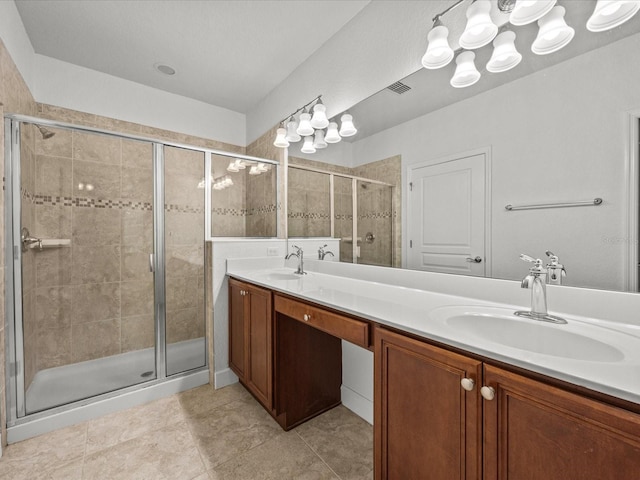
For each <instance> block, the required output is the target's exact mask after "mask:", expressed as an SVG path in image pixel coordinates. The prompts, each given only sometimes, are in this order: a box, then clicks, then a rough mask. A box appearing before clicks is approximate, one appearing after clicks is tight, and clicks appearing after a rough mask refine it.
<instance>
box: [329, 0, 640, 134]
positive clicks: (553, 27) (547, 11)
mask: <svg viewBox="0 0 640 480" xmlns="http://www.w3.org/2000/svg"><path fill="white" fill-rule="evenodd" d="M463 2H465V0H457V1H455V2H454V3H453V4H452V5H451V6H449V7H448V8H447V9H445V10H444V11H442V12H440V13H438V14H437V15H436V16H434V17H433V19H432V20H433V26H432V28H431V30H430V31H429V34H428V35H427V40H428V44H427V50H426V52H425V54H424V56H423V57H422V59H421V63H422V66H423V67H425V68H427V69H437V68H442V67H445V66H446V65H448V64H449V63H450V62H451V59H452V58H453V56H454V55H455V52H454V51H453V50H452V49H451V47H450V45H449V39H448V35H449V30H448V28H447V27H446V26H444V24H443V23H442V17H443V15H445V14H447V13H448V12H450V11H451V10H453V9H454V8H456V7H457V6H459V5H461V4H462V3H463ZM566 3H567V5H568V6H569V7H568V8H571V7H570V6H571V3H572V2H566ZM494 4H495V6H496V8H497V10H499V12H500V13H501V14H502V16H501V15H494V17H493V18H496V19H500V22H499V25H496V24H495V23H494V22H493V20H492V17H491V8H492V5H494ZM556 4H557V0H496V1H493V0H472V3H471V5H469V8H468V9H467V12H466V17H467V24H466V28H465V30H464V32H463V33H462V35H461V36H460V39H459V40H458V43H459V45H460V50H462V53H459V54H458V57H457V58H456V69H455V73H454V75H453V77H452V79H451V81H450V83H451V85H452V86H453V87H455V88H463V87H468V86H470V85H473V84H474V83H475V82H477V81H478V80H479V79H480V76H481V74H480V72H479V71H478V69H476V67H475V64H474V60H475V55H469V50H475V49H478V48H481V47H482V46H484V45H486V44H487V43H489V42H490V41H491V40H493V52H492V55H491V59H490V60H489V62H488V63H487V65H486V69H487V71H488V72H491V73H499V72H506V71H507V70H511V69H512V68H514V67H516V66H517V65H518V64H520V63H521V61H522V55H521V54H520V53H519V52H518V50H517V49H516V44H515V40H516V32H513V31H511V30H505V31H503V32H502V33H500V34H499V35H496V33H497V32H498V31H499V29H500V27H502V28H504V25H502V24H503V23H505V22H506V20H505V19H506V15H508V18H509V23H511V24H512V25H517V26H519V25H527V24H530V23H532V22H535V21H537V22H538V34H537V37H536V39H535V40H534V41H533V43H532V45H531V51H532V52H533V53H535V54H537V55H548V54H550V53H553V52H557V51H558V50H560V49H561V48H564V47H565V46H566V45H568V44H569V43H570V42H571V40H573V37H574V35H575V30H574V29H573V28H572V27H570V26H569V25H567V23H566V21H565V18H564V17H565V13H566V10H565V8H564V7H562V6H558V5H556ZM639 11H640V0H597V3H596V5H595V8H594V10H593V14H592V15H591V17H590V18H589V20H588V21H587V23H586V28H587V29H588V30H590V31H592V32H602V31H605V30H609V29H611V28H614V27H617V26H619V25H621V24H622V23H624V22H626V21H627V20H629V19H630V18H632V17H633V16H634V15H635V14H636V13H638V12H639ZM494 13H496V12H494ZM340 135H342V136H345V135H343V132H342V129H341V130H340ZM325 139H326V140H327V142H328V143H331V142H330V141H329V139H331V140H333V136H331V135H329V134H328V132H327V135H326V137H325Z"/></svg>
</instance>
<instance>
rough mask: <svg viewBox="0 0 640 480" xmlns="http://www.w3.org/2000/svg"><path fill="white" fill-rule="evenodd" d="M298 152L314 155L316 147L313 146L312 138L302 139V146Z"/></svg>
mask: <svg viewBox="0 0 640 480" xmlns="http://www.w3.org/2000/svg"><path fill="white" fill-rule="evenodd" d="M300 151H301V152H302V153H316V147H314V146H313V137H311V136H306V137H304V144H303V145H302V148H301V149H300Z"/></svg>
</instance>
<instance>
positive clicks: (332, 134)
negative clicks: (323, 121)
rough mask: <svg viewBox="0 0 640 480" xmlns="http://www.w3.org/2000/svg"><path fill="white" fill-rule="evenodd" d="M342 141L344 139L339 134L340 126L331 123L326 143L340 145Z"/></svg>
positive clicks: (325, 137)
mask: <svg viewBox="0 0 640 480" xmlns="http://www.w3.org/2000/svg"><path fill="white" fill-rule="evenodd" d="M340 140H342V137H341V136H340V134H339V133H338V124H337V123H336V122H330V123H329V126H328V127H327V134H326V135H325V136H324V141H325V142H327V143H338V142H339V141H340Z"/></svg>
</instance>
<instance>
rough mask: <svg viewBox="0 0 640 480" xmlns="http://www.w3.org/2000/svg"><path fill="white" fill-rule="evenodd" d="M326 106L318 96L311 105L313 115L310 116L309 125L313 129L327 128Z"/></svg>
mask: <svg viewBox="0 0 640 480" xmlns="http://www.w3.org/2000/svg"><path fill="white" fill-rule="evenodd" d="M326 111H327V107H325V106H324V105H323V103H322V99H321V98H319V99H318V101H317V102H316V104H315V105H314V106H313V117H312V118H311V122H310V123H311V126H312V127H313V128H315V129H321V128H327V126H328V125H329V119H328V118H327V114H326Z"/></svg>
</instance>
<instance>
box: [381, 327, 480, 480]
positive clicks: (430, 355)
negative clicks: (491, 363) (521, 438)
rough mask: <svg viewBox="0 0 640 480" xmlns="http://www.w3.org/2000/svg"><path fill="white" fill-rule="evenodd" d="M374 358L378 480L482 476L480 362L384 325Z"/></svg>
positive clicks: (448, 479)
mask: <svg viewBox="0 0 640 480" xmlns="http://www.w3.org/2000/svg"><path fill="white" fill-rule="evenodd" d="M374 358H375V360H374V362H375V381H374V385H375V387H374V388H375V397H374V398H375V401H374V406H375V418H374V436H375V438H374V442H375V445H374V446H375V451H374V456H375V478H376V480H383V479H387V480H425V479H428V480H479V479H480V478H481V475H482V473H481V466H482V462H481V455H482V447H481V422H482V419H481V409H480V407H481V400H480V396H479V393H478V391H479V387H480V384H481V383H480V382H481V378H482V377H481V374H482V364H481V362H479V361H477V360H473V359H470V358H468V357H465V356H462V355H458V354H455V353H452V352H449V351H447V350H443V349H441V348H438V347H435V346H432V345H429V344H426V343H424V342H421V341H418V340H414V339H411V338H408V337H405V336H403V335H398V334H396V333H393V332H390V331H387V330H384V329H381V328H378V329H376V333H375V356H374ZM463 378H470V379H472V380H474V382H475V388H473V390H471V391H466V390H464V389H463V388H462V387H461V380H462V379H463Z"/></svg>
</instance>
